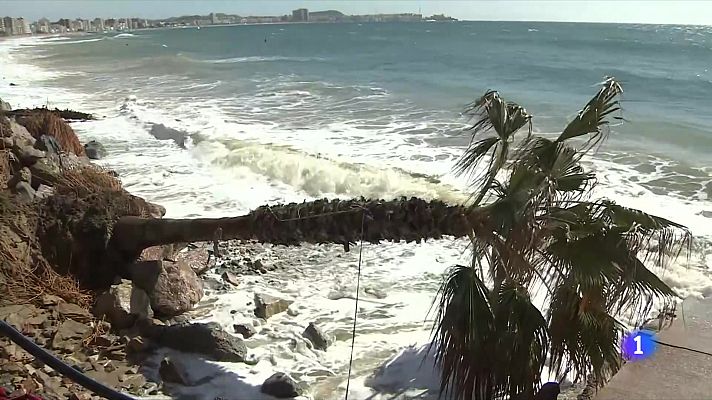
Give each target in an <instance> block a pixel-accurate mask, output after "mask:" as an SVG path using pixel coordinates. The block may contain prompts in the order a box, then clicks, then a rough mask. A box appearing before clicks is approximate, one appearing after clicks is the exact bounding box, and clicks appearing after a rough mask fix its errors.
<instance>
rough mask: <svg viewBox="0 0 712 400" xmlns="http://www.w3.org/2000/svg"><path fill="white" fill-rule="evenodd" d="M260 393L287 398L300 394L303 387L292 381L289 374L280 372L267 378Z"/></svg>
mask: <svg viewBox="0 0 712 400" xmlns="http://www.w3.org/2000/svg"><path fill="white" fill-rule="evenodd" d="M260 390H261V391H262V393H264V394H268V395H270V396H273V397H276V398H278V399H288V398H292V397H297V396H300V395H301V394H302V393H303V392H304V388H303V387H302V386H301V385H299V384H298V383H297V382H295V381H294V379H292V378H291V377H290V376H289V375H287V374H284V373H282V372H277V373H276V374H274V375H272V376H270V377H269V378H267V380H265V381H264V383H263V384H262V388H261V389H260Z"/></svg>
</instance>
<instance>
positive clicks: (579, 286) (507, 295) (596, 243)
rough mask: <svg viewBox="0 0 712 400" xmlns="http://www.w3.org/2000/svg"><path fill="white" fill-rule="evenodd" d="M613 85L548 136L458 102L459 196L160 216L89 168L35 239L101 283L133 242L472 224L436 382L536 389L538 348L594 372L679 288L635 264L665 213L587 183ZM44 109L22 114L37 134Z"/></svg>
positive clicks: (540, 363) (366, 233)
mask: <svg viewBox="0 0 712 400" xmlns="http://www.w3.org/2000/svg"><path fill="white" fill-rule="evenodd" d="M621 92H622V88H621V86H620V85H619V84H618V82H616V81H615V80H613V79H607V80H606V81H605V82H604V83H603V85H602V88H601V89H600V90H599V92H598V93H597V94H596V95H595V96H594V97H593V98H592V99H591V100H590V101H589V102H588V103H587V104H586V106H585V107H584V108H583V110H581V112H580V113H579V114H578V115H577V117H576V118H575V119H574V120H573V121H572V122H571V123H569V124H568V125H567V126H566V128H565V129H564V130H563V132H562V133H561V135H559V137H558V138H556V139H553V140H552V139H548V138H544V137H538V136H535V135H532V131H531V121H532V117H531V115H529V114H528V113H527V112H526V110H525V109H524V108H523V107H521V106H519V105H517V104H516V103H511V102H507V101H505V100H504V99H503V98H502V97H500V95H499V93H497V92H494V91H490V92H487V93H486V94H485V95H484V96H483V97H481V98H480V99H478V100H477V101H476V102H475V103H473V104H472V106H471V107H470V108H469V109H468V110H467V113H468V114H469V115H471V116H472V117H473V125H472V132H473V140H472V143H471V145H470V146H469V147H468V149H467V150H466V152H465V154H464V156H463V158H462V159H461V161H460V162H459V163H458V165H457V170H458V171H459V172H461V173H470V172H473V171H482V170H484V171H485V173H484V174H483V175H482V176H480V177H479V179H477V180H475V182H474V183H475V184H476V185H475V186H474V187H475V191H474V193H473V197H472V198H473V200H474V201H473V203H472V204H470V205H467V206H463V205H447V204H445V203H442V202H439V201H430V202H426V201H424V200H421V199H416V198H412V199H399V200H390V201H380V200H366V199H355V200H348V201H340V200H317V201H313V202H306V203H301V204H295V203H293V204H288V205H275V206H264V207H260V208H258V209H256V210H254V211H253V212H251V213H249V214H246V215H243V216H238V217H234V218H215V219H156V218H150V216H151V214H152V212H151V205H150V203H147V202H145V201H143V200H139V199H138V198H135V197H133V196H130V195H129V194H128V193H127V192H125V191H124V190H123V189H121V188H120V187H117V186H116V184H115V182H114V181H112V180H111V179H109V178H108V177H107V176H106V175H104V174H103V173H101V172H97V173H96V174H95V176H94V178H89V179H88V180H87V179H84V178H79V177H76V176H75V177H63V178H62V177H59V178H57V177H54V178H53V177H49V178H47V180H48V181H51V182H53V183H52V184H53V185H54V187H55V194H54V195H53V196H51V197H49V198H47V199H45V200H43V201H42V203H41V204H40V210H41V214H40V217H39V218H38V219H37V230H36V237H37V239H38V240H39V242H40V243H41V248H42V256H43V257H44V259H46V260H47V261H49V262H51V264H52V265H53V266H54V268H55V270H56V271H58V272H59V273H60V274H61V275H62V276H74V277H76V278H77V279H78V280H79V282H80V283H81V284H82V286H84V287H92V288H102V287H107V286H109V285H111V283H112V282H113V279H114V278H115V276H116V275H123V276H129V273H128V271H129V266H130V265H131V264H132V263H133V262H134V261H135V260H136V259H137V258H138V257H139V255H140V254H141V251H142V250H143V249H145V248H147V247H150V246H157V245H167V244H171V243H176V242H193V241H213V240H215V239H222V240H227V239H245V240H257V241H261V242H268V243H275V244H282V245H297V244H299V243H302V242H309V243H339V244H343V245H344V246H345V247H346V248H348V246H349V244H351V243H355V242H358V241H359V240H360V239H361V238H363V240H364V241H368V242H372V243H378V242H381V241H401V240H404V241H419V240H423V239H427V238H440V237H442V236H445V235H449V236H454V237H465V236H467V237H469V239H470V242H471V243H470V244H471V248H472V251H473V257H472V263H471V264H470V265H467V266H458V267H455V268H453V269H452V270H451V272H450V274H449V275H448V276H447V279H446V280H445V282H444V284H443V286H442V287H441V290H440V293H439V301H438V303H437V307H436V310H437V315H436V325H435V329H434V331H433V347H432V348H431V350H432V351H434V352H435V360H436V364H437V365H438V367H439V368H440V370H441V371H442V375H441V379H442V380H441V390H442V391H443V392H444V393H446V394H449V395H452V397H454V398H456V399H467V400H471V399H477V400H480V399H482V400H484V399H504V398H532V397H533V396H534V393H536V391H537V389H538V388H539V387H540V376H541V372H542V370H543V368H544V364H545V362H546V359H547V358H549V359H550V363H549V367H550V369H551V370H552V371H554V372H555V373H556V374H557V376H561V374H563V373H565V372H566V371H574V372H575V374H576V375H577V376H576V377H577V378H579V379H581V378H583V377H585V376H587V375H590V376H595V377H596V381H597V382H601V383H602V382H604V381H605V377H606V376H607V375H608V374H610V373H612V372H615V371H616V370H617V369H618V368H619V366H620V362H621V360H620V353H619V351H618V344H617V343H618V337H619V336H620V334H621V333H622V332H623V330H624V327H623V326H622V325H621V324H620V323H618V322H617V320H616V318H615V317H616V316H617V315H619V314H620V313H623V312H625V313H628V314H629V315H630V316H631V319H636V318H637V319H641V318H643V317H644V316H645V315H646V314H647V312H648V311H649V310H650V307H651V306H652V304H653V302H654V301H659V302H669V301H672V300H674V299H675V297H676V294H675V292H674V291H673V290H672V289H671V288H670V287H669V286H668V285H667V284H665V283H664V282H663V281H662V280H660V279H659V278H658V277H657V276H656V275H655V274H654V273H653V272H652V271H651V270H650V269H648V267H647V266H646V264H651V263H653V264H656V265H664V264H665V261H666V259H667V260H669V258H671V257H675V256H677V255H678V254H679V251H680V249H681V248H684V246H685V244H686V243H689V238H690V235H689V232H688V231H687V229H686V228H685V227H683V226H681V225H679V224H676V223H674V222H672V221H669V220H666V219H664V218H660V217H656V216H652V215H649V214H646V213H644V212H642V211H639V210H633V209H628V208H625V207H621V206H619V205H616V204H615V203H613V202H611V201H609V200H606V199H591V197H590V194H591V188H592V187H593V186H594V184H595V174H593V173H591V172H588V171H585V170H584V168H583V166H582V165H581V158H582V157H583V156H584V155H585V154H586V152H587V151H588V150H590V149H591V148H593V147H594V145H595V144H597V143H600V141H601V139H603V138H604V136H605V133H606V128H607V126H608V124H609V119H610V118H612V117H613V116H614V115H615V114H614V113H616V112H617V111H618V110H619V103H618V96H619V95H620V93H621ZM46 115H52V114H51V113H50V114H46V113H45V115H44V116H43V118H53V117H47V116H46ZM42 123H44V122H43V120H40V119H38V120H37V121H35V120H30V121H29V122H28V125H29V126H31V127H33V129H35V126H37V130H35V132H40V130H41V129H42V128H40V127H41V124H42ZM35 124H36V125H35ZM525 128H528V129H525ZM29 129H30V128H28V130H29ZM522 130H525V131H526V132H527V133H526V134H525V135H523V134H521V132H520V131H522ZM31 132H32V131H31ZM60 136H61V134H60ZM480 136H483V137H480ZM522 136H523V137H522ZM580 139H582V140H580ZM577 140H579V141H578V142H577ZM517 142H518V145H517ZM65 146H67V147H68V148H72V147H73V145H72V143H71V141H70V143H65V145H63V148H64V147H65ZM92 173H93V172H92ZM92 173H89V174H87V176H91V174H92ZM50 175H51V174H50ZM83 175H84V174H82V176H83ZM154 216H155V215H154ZM535 288H542V289H541V290H545V291H546V300H545V302H546V304H544V307H543V308H542V309H544V310H546V311H545V312H544V313H542V311H541V310H540V308H538V307H537V306H536V305H534V304H533V303H532V300H531V299H532V297H534V295H535V294H536V292H535Z"/></svg>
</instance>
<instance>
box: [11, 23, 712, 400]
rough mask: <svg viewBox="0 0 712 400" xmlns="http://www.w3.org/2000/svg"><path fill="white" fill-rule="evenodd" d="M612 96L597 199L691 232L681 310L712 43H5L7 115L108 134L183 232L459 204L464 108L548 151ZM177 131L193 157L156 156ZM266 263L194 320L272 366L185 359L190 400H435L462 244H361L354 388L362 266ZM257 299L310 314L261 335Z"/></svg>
mask: <svg viewBox="0 0 712 400" xmlns="http://www.w3.org/2000/svg"><path fill="white" fill-rule="evenodd" d="M607 76H613V77H615V78H617V79H618V80H619V81H620V82H621V83H622V85H623V88H624V93H623V96H622V107H623V116H624V118H625V121H623V122H622V123H616V124H612V125H611V127H610V132H609V134H608V136H607V139H606V141H605V142H604V143H603V144H602V145H601V146H600V147H599V148H597V149H596V150H595V151H594V152H593V153H591V154H590V155H589V156H587V157H586V159H585V161H584V162H585V165H586V167H587V168H590V169H591V170H593V171H595V172H596V174H597V179H598V186H597V187H596V188H595V189H594V191H593V196H594V197H607V198H610V199H613V200H615V201H616V202H618V203H619V204H622V205H625V206H630V207H636V208H640V209H642V210H645V211H647V212H650V213H652V214H656V215H659V216H663V217H666V218H668V219H671V220H674V221H677V222H679V223H682V224H684V225H686V226H687V227H689V229H690V230H691V232H692V233H693V235H694V236H695V239H694V242H693V244H692V247H691V252H690V254H689V255H686V256H683V257H681V258H679V259H678V260H677V261H676V262H674V263H671V264H670V265H667V266H666V267H665V268H662V267H653V268H654V270H655V271H656V272H658V273H659V274H660V275H661V276H662V278H663V279H664V280H665V281H666V282H667V283H668V284H669V285H670V286H671V287H673V288H674V289H675V290H676V291H677V292H678V293H679V294H680V296H683V297H686V296H693V297H697V298H707V297H710V296H712V277H711V274H712V244H711V243H712V27H709V26H674V25H634V24H581V23H535V22H453V23H371V24H367V23H364V24H355V23H354V24H274V25H242V26H219V27H203V28H202V29H195V28H184V29H165V30H144V31H135V32H131V33H119V34H117V33H108V34H95V35H83V36H59V35H55V36H49V37H28V38H22V39H12V40H4V41H2V42H0V97H1V98H2V99H3V100H6V101H9V102H10V103H11V104H12V105H13V106H15V107H34V106H44V105H48V106H50V107H60V108H65V107H69V108H72V109H76V110H79V111H84V112H90V113H94V114H96V115H97V116H100V119H99V120H97V121H90V122H81V123H75V124H73V126H74V129H75V130H76V131H77V133H78V135H79V136H80V138H81V139H82V141H85V142H86V141H89V140H98V141H99V142H101V143H102V144H104V146H105V147H106V148H107V150H108V156H107V157H106V158H105V159H103V160H101V161H100V163H101V164H102V165H104V166H107V167H109V168H111V169H113V170H115V171H116V172H118V173H119V175H120V177H121V180H122V182H123V183H124V186H125V187H126V189H128V190H129V191H131V192H132V193H134V194H137V195H140V196H143V197H145V198H146V199H148V200H150V201H152V202H155V203H159V204H162V205H164V206H165V207H166V209H167V215H166V216H167V217H174V218H178V217H186V218H187V217H220V216H237V215H242V214H245V213H247V212H249V211H250V210H252V209H254V208H256V207H258V206H261V205H265V204H277V203H287V202H301V201H305V200H313V199H317V198H324V197H327V198H353V197H359V196H364V197H370V198H381V199H393V198H396V197H400V196H419V197H423V198H427V199H442V200H445V201H448V202H450V203H458V202H463V201H466V199H467V198H468V195H469V191H470V187H469V182H468V180H467V179H466V178H465V177H459V176H456V175H454V174H453V172H452V168H453V166H454V164H455V162H456V161H457V160H458V158H459V157H460V155H461V154H462V153H463V150H464V149H465V148H466V146H467V144H468V143H469V140H470V136H469V133H468V132H466V131H464V130H463V129H464V128H466V127H467V126H468V120H467V118H466V117H464V116H463V114H462V111H463V109H464V107H465V106H466V105H467V104H468V103H469V102H471V101H473V100H475V99H476V98H478V97H479V96H480V95H482V94H483V93H484V92H485V91H487V90H490V89H493V90H498V91H499V92H500V94H501V95H502V96H503V97H504V98H505V99H507V100H509V101H515V102H517V103H519V104H521V105H523V106H524V107H526V109H527V110H528V111H529V112H530V113H531V114H532V115H533V116H534V118H533V124H534V132H535V133H537V134H541V135H552V134H556V133H558V132H561V130H562V129H563V128H564V127H565V125H566V123H567V121H569V120H571V119H572V118H573V117H574V116H575V115H576V113H577V112H578V110H579V109H580V108H581V107H583V106H584V105H585V103H586V102H587V101H588V100H589V99H590V98H591V96H593V95H594V94H595V93H596V91H597V90H598V84H599V83H600V82H602V81H603V80H604V79H605V77H607ZM10 83H14V84H15V85H14V86H10ZM161 130H163V131H168V132H175V131H173V130H176V131H180V132H184V133H185V134H186V135H188V137H189V140H188V141H187V143H186V145H185V146H179V145H178V143H176V142H174V141H171V140H159V139H157V138H156V137H155V136H156V135H155V134H156V132H157V131H161ZM151 132H153V133H154V135H152V134H151ZM353 249H358V247H353ZM255 251H256V253H254V254H253V253H251V257H253V258H258V259H260V260H261V261H262V262H263V263H265V264H269V263H281V264H283V265H287V266H288V267H287V268H285V269H283V270H281V271H280V272H275V273H268V274H266V275H263V276H256V277H243V283H241V285H240V286H238V287H236V288H235V289H234V290H231V291H229V292H227V293H217V292H216V293H209V294H208V295H207V296H206V298H205V299H204V300H203V302H202V303H201V305H200V306H199V307H198V309H199V311H200V312H199V313H198V315H197V316H196V317H195V319H196V320H201V321H213V322H217V323H219V324H221V325H222V326H223V327H225V328H226V329H227V330H228V331H230V332H232V326H233V324H236V323H247V324H252V325H254V326H256V328H257V330H258V332H259V333H258V334H257V335H256V336H254V337H253V338H250V339H248V340H246V343H247V345H248V348H249V350H250V354H251V357H253V360H254V361H255V362H254V363H253V364H255V365H246V364H230V363H224V364H216V363H209V362H204V361H203V362H202V363H201V361H200V360H196V359H195V358H194V357H193V358H191V356H189V355H174V357H176V358H180V357H183V359H182V360H183V361H184V362H186V363H192V364H191V365H193V368H192V369H191V371H192V372H191V374H193V375H195V376H194V378H195V379H196V380H200V379H201V378H203V377H205V376H208V375H211V374H212V375H214V378H211V379H208V380H207V383H204V384H202V385H200V386H197V387H194V388H187V389H185V392H184V393H183V394H184V397H186V398H188V397H189V396H195V397H194V398H210V399H212V398H216V397H222V398H226V399H240V398H245V399H247V398H250V399H252V398H260V396H262V395H261V394H260V392H259V385H260V384H261V383H262V381H264V379H265V378H266V377H268V376H270V375H271V374H272V373H274V372H286V373H289V374H291V375H292V376H293V377H294V378H295V379H296V380H298V381H299V382H301V383H303V384H304V385H306V387H307V388H308V390H307V392H306V393H307V395H306V397H308V398H314V399H341V398H344V395H345V392H346V386H347V382H348V385H349V398H352V399H374V400H375V399H394V398H423V399H427V398H437V395H438V380H437V372H436V371H434V370H433V369H432V367H431V366H430V363H429V362H427V359H426V358H424V357H425V356H424V354H425V353H426V352H425V349H426V347H423V346H426V345H427V343H428V339H429V337H430V332H431V331H430V330H431V328H432V318H433V315H432V313H431V312H430V307H431V305H432V301H433V299H434V298H435V295H436V292H437V288H438V285H439V283H440V282H441V281H442V277H443V273H444V272H445V271H447V269H448V267H450V266H452V265H454V264H458V263H460V264H462V263H466V262H467V260H468V259H469V257H470V254H469V249H468V247H467V243H466V242H464V241H461V240H454V239H443V240H438V241H428V242H426V243H422V244H415V243H411V244H405V243H400V244H381V245H364V247H363V252H362V263H361V268H362V276H361V288H362V291H363V292H362V293H360V295H361V299H360V303H359V308H358V310H357V311H358V312H357V316H358V318H357V324H356V337H355V341H354V352H353V365H352V370H351V379H350V380H349V379H348V371H349V360H350V352H351V338H352V335H351V334H352V324H353V316H354V306H355V304H354V303H355V301H354V298H355V294H356V293H355V291H356V281H357V280H356V277H357V270H358V260H359V252H358V251H353V250H352V251H351V252H348V253H345V252H344V250H343V246H338V245H333V246H331V245H320V246H316V245H304V246H301V247H289V248H287V247H279V246H270V245H264V246H258V247H257V249H256V250H255ZM255 292H260V293H268V294H274V295H278V296H281V297H286V298H290V299H292V300H294V303H293V304H292V305H291V306H290V312H289V313H282V314H279V315H277V316H274V317H272V318H270V319H269V320H267V321H266V322H264V321H260V320H257V319H255V318H254V315H253V314H252V312H251V310H252V307H253V305H252V301H253V294H254V293H255ZM309 322H315V323H316V324H317V325H318V326H319V327H321V329H322V330H323V331H324V332H325V333H326V334H327V335H329V336H330V337H331V338H332V339H333V340H334V343H333V344H332V345H331V347H329V349H328V350H327V351H325V352H324V351H316V350H313V349H312V348H311V346H309V345H308V343H307V342H306V340H305V339H304V338H303V337H302V331H303V330H304V328H305V327H306V325H307V324H308V323H309ZM423 360H425V362H424V361H423ZM201 382H206V380H203V381H201Z"/></svg>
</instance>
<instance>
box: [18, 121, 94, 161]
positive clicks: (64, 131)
mask: <svg viewBox="0 0 712 400" xmlns="http://www.w3.org/2000/svg"><path fill="white" fill-rule="evenodd" d="M17 122H18V123H19V124H20V125H22V126H24V127H25V128H27V131H28V132H30V134H31V135H32V136H33V137H34V138H35V139H39V138H40V136H42V135H49V136H53V137H54V138H55V139H56V140H57V143H59V146H60V147H61V148H62V150H63V151H66V152H71V153H74V154H76V155H78V156H81V155H83V154H84V146H82V144H81V143H80V142H79V138H77V135H76V134H75V133H74V129H72V127H71V126H69V124H68V123H67V122H66V121H65V120H63V119H62V118H61V117H60V116H58V115H57V114H55V113H53V112H51V111H49V110H36V111H34V112H32V113H31V114H29V115H24V116H21V117H18V118H17Z"/></svg>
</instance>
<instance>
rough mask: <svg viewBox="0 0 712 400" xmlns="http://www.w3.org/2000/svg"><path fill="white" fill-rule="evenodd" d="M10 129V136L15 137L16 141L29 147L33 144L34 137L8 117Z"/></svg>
mask: <svg viewBox="0 0 712 400" xmlns="http://www.w3.org/2000/svg"><path fill="white" fill-rule="evenodd" d="M10 129H11V130H12V137H13V138H14V139H15V141H16V143H18V144H20V145H23V146H30V147H31V146H34V145H35V138H34V137H33V136H32V134H31V133H30V131H28V130H27V128H25V127H24V126H22V125H20V124H18V123H17V122H15V120H13V119H10Z"/></svg>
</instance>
